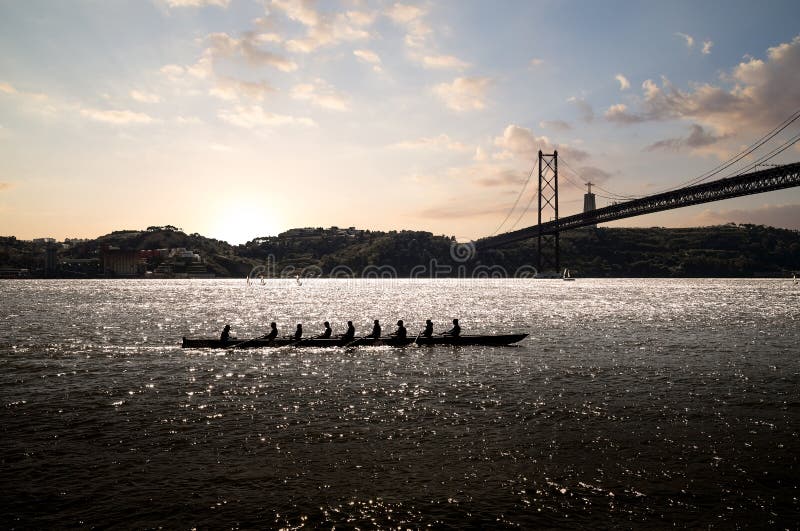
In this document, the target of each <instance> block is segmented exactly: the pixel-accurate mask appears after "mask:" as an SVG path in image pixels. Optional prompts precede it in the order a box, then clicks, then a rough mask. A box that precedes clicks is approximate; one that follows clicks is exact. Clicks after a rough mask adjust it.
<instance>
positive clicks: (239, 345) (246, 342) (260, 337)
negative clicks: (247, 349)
mask: <svg viewBox="0 0 800 531" xmlns="http://www.w3.org/2000/svg"><path fill="white" fill-rule="evenodd" d="M265 337H267V334H264V335H263V336H258V337H254V338H253V339H248V340H247V341H242V342H241V343H236V344H235V345H231V346H230V347H228V348H242V345H247V344H248V343H252V342H253V341H258V340H259V339H264V338H265Z"/></svg>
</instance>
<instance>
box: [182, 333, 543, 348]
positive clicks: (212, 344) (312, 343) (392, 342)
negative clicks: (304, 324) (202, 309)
mask: <svg viewBox="0 0 800 531" xmlns="http://www.w3.org/2000/svg"><path fill="white" fill-rule="evenodd" d="M527 336H528V334H503V335H494V336H488V335H484V336H478V335H475V336H469V335H465V336H458V337H453V336H431V337H421V336H420V337H418V338H416V343H417V344H418V345H452V346H459V345H489V346H506V345H511V344H512V343H517V342H518V341H522V340H523V339H525V338H526V337H527ZM414 341H415V340H414V338H411V337H407V338H404V339H399V338H396V337H382V338H379V339H375V338H371V337H359V338H356V339H352V340H342V339H338V338H335V339H318V338H309V339H301V340H299V341H296V340H294V339H287V338H280V339H273V340H271V341H270V340H268V339H230V340H228V341H221V340H219V339H190V338H186V337H184V338H183V343H182V345H181V346H182V347H183V348H263V347H317V348H319V347H323V348H324V347H368V346H390V347H405V346H408V345H410V344H412V343H414Z"/></svg>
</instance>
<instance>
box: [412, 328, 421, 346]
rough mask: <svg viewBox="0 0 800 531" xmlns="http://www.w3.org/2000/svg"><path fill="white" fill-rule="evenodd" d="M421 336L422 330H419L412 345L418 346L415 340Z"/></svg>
mask: <svg viewBox="0 0 800 531" xmlns="http://www.w3.org/2000/svg"><path fill="white" fill-rule="evenodd" d="M421 335H422V330H420V331H419V334H417V337H415V338H414V344H415V345H417V346H419V343H417V340H418V339H419V336H421Z"/></svg>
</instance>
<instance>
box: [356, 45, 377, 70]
mask: <svg viewBox="0 0 800 531" xmlns="http://www.w3.org/2000/svg"><path fill="white" fill-rule="evenodd" d="M353 55H355V56H356V57H357V58H358V60H359V61H361V62H362V63H367V64H371V65H372V70H374V71H375V72H378V73H380V72H383V68H382V67H381V58H380V56H379V55H378V54H377V53H375V52H373V51H372V50H353Z"/></svg>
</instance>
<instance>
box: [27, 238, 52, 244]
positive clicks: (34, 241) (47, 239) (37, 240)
mask: <svg viewBox="0 0 800 531" xmlns="http://www.w3.org/2000/svg"><path fill="white" fill-rule="evenodd" d="M31 241H32V242H33V243H56V239H55V238H34V239H33V240H31Z"/></svg>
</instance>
